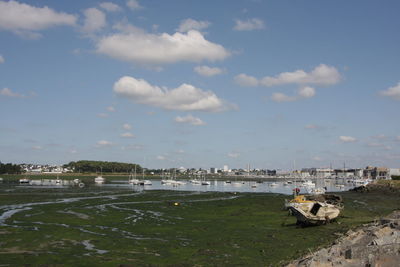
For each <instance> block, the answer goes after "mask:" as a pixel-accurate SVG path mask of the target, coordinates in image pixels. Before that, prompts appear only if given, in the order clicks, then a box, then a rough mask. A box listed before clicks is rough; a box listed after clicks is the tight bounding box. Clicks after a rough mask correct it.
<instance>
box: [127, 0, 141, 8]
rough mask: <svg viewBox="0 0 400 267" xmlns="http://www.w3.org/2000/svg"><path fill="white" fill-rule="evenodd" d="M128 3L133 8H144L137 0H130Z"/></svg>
mask: <svg viewBox="0 0 400 267" xmlns="http://www.w3.org/2000/svg"><path fill="white" fill-rule="evenodd" d="M126 5H127V6H128V7H129V8H130V9H132V10H138V9H141V8H143V7H142V6H141V5H140V4H139V2H138V1H137V0H128V1H127V2H126Z"/></svg>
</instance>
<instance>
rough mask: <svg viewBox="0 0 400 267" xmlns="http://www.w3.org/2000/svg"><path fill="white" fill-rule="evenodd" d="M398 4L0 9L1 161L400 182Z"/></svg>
mask: <svg viewBox="0 0 400 267" xmlns="http://www.w3.org/2000/svg"><path fill="white" fill-rule="evenodd" d="M399 8H400V3H399V2H398V1H385V2H384V3H382V1H365V0H363V1H351V2H350V1H345V0H342V1H317V0H307V1H306V0H303V1H261V0H260V1H250V0H249V1H213V2H212V3H211V2H207V1H174V0H171V1H160V0H159V1H150V0H148V1H144V0H142V1H140V0H137V1H133V0H129V1H125V0H124V1H122V0H121V1H42V0H36V1H0V113H1V124H0V160H1V161H2V162H13V163H22V162H27V163H51V164H60V163H67V162H69V161H72V160H80V159H89V160H107V161H122V162H136V163H139V164H142V165H145V166H146V167H150V168H165V167H181V166H183V167H195V168H199V167H201V168H208V167H219V168H222V166H223V165H228V166H229V167H230V168H244V167H246V166H247V164H250V165H251V166H252V167H255V168H270V169H272V168H279V169H291V168H293V163H294V162H296V167H297V168H300V167H324V166H329V165H330V164H332V166H333V167H337V168H339V167H342V166H343V163H344V162H345V163H346V166H349V167H365V166H367V165H377V166H387V167H400V166H399V165H400V123H399V122H400V119H399V107H400V106H399V104H400V60H399V59H400V53H399V47H400V35H399V34H398V29H399V26H400V17H399V16H398V10H399Z"/></svg>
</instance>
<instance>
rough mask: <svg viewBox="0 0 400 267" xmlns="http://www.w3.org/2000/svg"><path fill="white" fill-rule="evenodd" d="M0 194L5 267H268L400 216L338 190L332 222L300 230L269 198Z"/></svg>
mask: <svg viewBox="0 0 400 267" xmlns="http://www.w3.org/2000/svg"><path fill="white" fill-rule="evenodd" d="M1 188H3V187H0V216H1V214H3V212H4V211H5V210H6V209H9V208H11V206H10V205H14V204H16V203H17V204H18V205H15V206H14V208H26V210H21V211H20V212H17V213H15V214H14V215H12V216H11V217H9V218H8V219H6V220H4V224H3V225H1V221H0V255H1V256H0V265H7V264H9V265H12V266H14V265H22V264H32V265H42V264H50V265H65V266H91V265H102V266H117V265H121V264H125V265H133V266H171V265H172V266H193V265H196V266H232V265H238V266H240V265H250V266H265V265H274V266H275V265H280V264H282V263H284V262H287V261H288V260H290V259H293V258H297V257H299V256H301V255H303V254H305V253H307V252H309V250H313V249H315V248H317V247H320V246H324V245H327V244H329V243H330V242H332V241H333V240H334V239H336V238H337V233H343V232H345V231H347V230H348V229H349V228H352V227H355V226H358V225H361V224H363V223H367V222H370V221H372V220H374V219H375V218H376V217H377V216H381V215H385V214H388V213H389V212H391V211H392V210H394V209H399V208H400V207H399V204H398V203H399V198H400V197H399V196H398V195H397V194H386V195H382V194H379V193H367V194H360V193H353V192H346V193H342V196H343V198H344V201H345V209H344V211H343V213H342V215H341V216H340V218H339V219H338V220H337V221H336V222H333V223H331V224H328V225H324V226H318V227H308V228H300V227H297V226H296V224H295V222H296V219H295V218H294V217H291V216H288V213H287V211H284V210H282V206H283V203H284V199H285V198H288V196H284V195H278V194H268V193H257V194H255V193H238V194H233V193H219V192H178V191H144V192H134V191H131V190H127V189H124V190H121V189H117V190H116V189H114V190H107V191H104V190H103V191H99V190H97V191H96V190H92V189H88V188H87V189H84V190H77V189H36V190H30V189H23V188H20V189H14V190H13V191H7V190H1ZM29 203H31V204H29ZM174 203H179V205H174ZM28 208H29V209H28Z"/></svg>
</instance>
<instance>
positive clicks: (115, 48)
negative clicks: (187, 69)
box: [96, 25, 230, 64]
mask: <svg viewBox="0 0 400 267" xmlns="http://www.w3.org/2000/svg"><path fill="white" fill-rule="evenodd" d="M132 27H134V26H131V27H130V28H132ZM125 28H127V27H126V25H125ZM134 28H135V29H134V30H132V29H131V30H130V31H127V30H125V32H124V33H118V34H113V35H109V36H106V37H103V38H101V39H100V40H99V41H98V43H97V49H96V50H97V52H98V53H100V54H104V55H107V56H109V57H111V58H115V59H118V60H122V61H128V62H133V63H139V64H170V63H176V62H180V61H188V62H201V61H204V60H208V61H217V60H223V59H225V58H227V57H228V56H229V55H230V53H229V52H228V51H227V50H226V49H225V48H224V47H223V46H221V45H219V44H215V43H212V42H210V41H207V40H206V39H205V38H204V36H203V34H201V33H200V32H198V31H195V30H191V31H189V32H187V33H179V32H177V33H175V34H173V35H169V34H168V33H162V34H151V33H145V32H143V31H140V30H138V29H137V28H136V27H134Z"/></svg>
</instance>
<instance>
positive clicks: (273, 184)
mask: <svg viewBox="0 0 400 267" xmlns="http://www.w3.org/2000/svg"><path fill="white" fill-rule="evenodd" d="M269 186H271V187H275V186H278V184H277V183H275V182H273V183H270V184H269Z"/></svg>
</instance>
